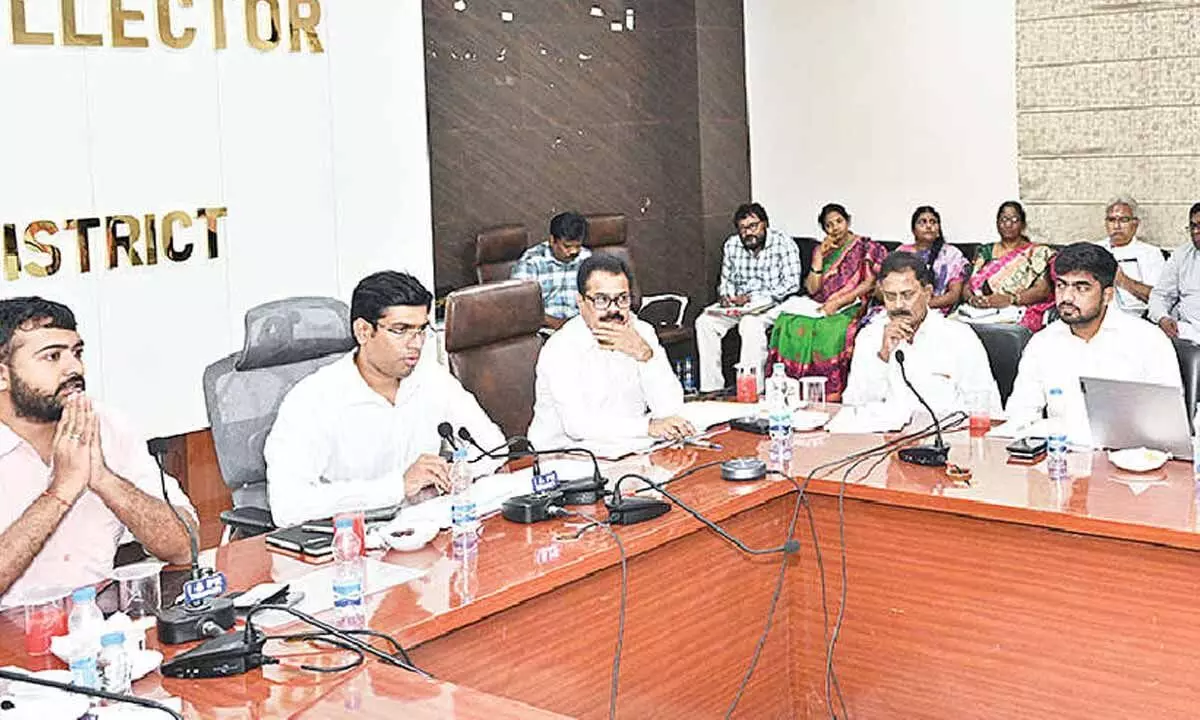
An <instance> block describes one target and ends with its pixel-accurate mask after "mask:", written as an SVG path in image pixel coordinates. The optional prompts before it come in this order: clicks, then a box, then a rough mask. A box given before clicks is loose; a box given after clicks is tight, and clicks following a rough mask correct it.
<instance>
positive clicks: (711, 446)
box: [684, 440, 725, 450]
mask: <svg viewBox="0 0 1200 720" xmlns="http://www.w3.org/2000/svg"><path fill="white" fill-rule="evenodd" d="M684 444H686V445H692V446H694V447H699V448H704V449H705V450H724V449H725V448H724V447H722V446H721V445H718V444H717V443H715V442H709V441H708V440H684Z"/></svg>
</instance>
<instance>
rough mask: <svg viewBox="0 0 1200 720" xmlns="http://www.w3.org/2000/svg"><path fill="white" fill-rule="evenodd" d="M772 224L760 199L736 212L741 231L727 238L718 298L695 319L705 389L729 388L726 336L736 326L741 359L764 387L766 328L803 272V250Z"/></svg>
mask: <svg viewBox="0 0 1200 720" xmlns="http://www.w3.org/2000/svg"><path fill="white" fill-rule="evenodd" d="M769 223H770V221H769V220H768V218H767V211H766V210H765V209H763V206H762V205H759V204H758V203H747V204H744V205H740V206H738V209H737V211H736V212H735V213H734V214H733V224H734V226H735V227H736V228H737V234H736V235H730V236H729V239H728V240H726V241H725V248H724V253H725V255H724V258H723V259H722V261H721V282H720V284H719V285H718V286H717V302H716V304H714V305H711V306H709V307H708V308H705V311H704V312H702V313H700V316H699V317H697V318H696V346H697V350H698V351H699V353H700V362H699V365H700V392H712V391H714V390H720V389H721V388H722V387H724V385H725V380H724V377H723V376H722V374H721V338H723V337H724V336H725V333H727V332H729V329H730V328H732V327H734V326H737V329H738V333H739V334H740V335H741V336H742V356H741V362H742V363H744V364H746V365H749V366H751V367H754V368H756V369H757V372H758V387H759V390H760V391H761V390H762V388H763V369H764V368H763V363H764V362H765V361H766V357H767V332H768V331H769V330H770V329H771V326H772V325H773V324H775V318H777V317H778V316H779V313H780V312H781V310H782V308H781V307H780V305H779V303H780V302H782V301H783V300H784V299H785V298H787V297H788V296H790V295H794V294H795V293H797V292H799V290H800V274H801V273H800V268H801V266H800V249H799V248H798V247H796V243H795V242H794V241H793V240H792V239H791V238H790V237H788V236H787V235H785V234H783V233H782V232H780V231H778V230H776V229H774V228H772V227H770V224H769ZM764 307H766V308H767V309H765V310H762V308H764ZM743 309H745V310H746V311H748V312H742V310H743ZM760 310H761V311H760Z"/></svg>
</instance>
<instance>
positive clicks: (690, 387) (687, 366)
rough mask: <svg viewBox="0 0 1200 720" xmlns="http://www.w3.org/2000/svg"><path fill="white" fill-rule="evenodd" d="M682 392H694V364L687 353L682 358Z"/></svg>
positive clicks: (689, 393)
mask: <svg viewBox="0 0 1200 720" xmlns="http://www.w3.org/2000/svg"><path fill="white" fill-rule="evenodd" d="M681 381H682V383H683V392H684V393H685V394H687V395H691V394H692V393H694V392H696V366H695V365H694V364H693V363H692V356H691V355H688V356H687V357H685V358H684V359H683V377H682V378H681Z"/></svg>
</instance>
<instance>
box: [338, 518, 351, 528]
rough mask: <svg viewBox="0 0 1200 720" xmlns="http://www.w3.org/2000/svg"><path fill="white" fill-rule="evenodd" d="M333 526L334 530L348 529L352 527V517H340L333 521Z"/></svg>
mask: <svg viewBox="0 0 1200 720" xmlns="http://www.w3.org/2000/svg"><path fill="white" fill-rule="evenodd" d="M333 526H334V527H335V528H348V527H354V518H352V517H340V518H338V519H337V520H334V521H333Z"/></svg>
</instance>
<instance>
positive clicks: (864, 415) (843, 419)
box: [825, 403, 912, 435]
mask: <svg viewBox="0 0 1200 720" xmlns="http://www.w3.org/2000/svg"><path fill="white" fill-rule="evenodd" d="M911 417H912V415H911V413H907V412H900V413H897V412H896V411H894V410H892V409H890V408H888V407H887V404H886V403H871V404H869V405H860V406H854V405H847V406H845V407H843V408H842V409H841V410H839V411H838V413H837V415H834V416H833V419H832V420H830V421H829V422H828V423H826V425H825V429H826V430H828V431H829V432H831V433H838V434H845V435H851V434H862V433H879V432H895V431H896V430H899V429H901V428H902V427H904V426H905V425H907V424H908V421H909V420H910V419H911Z"/></svg>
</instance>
